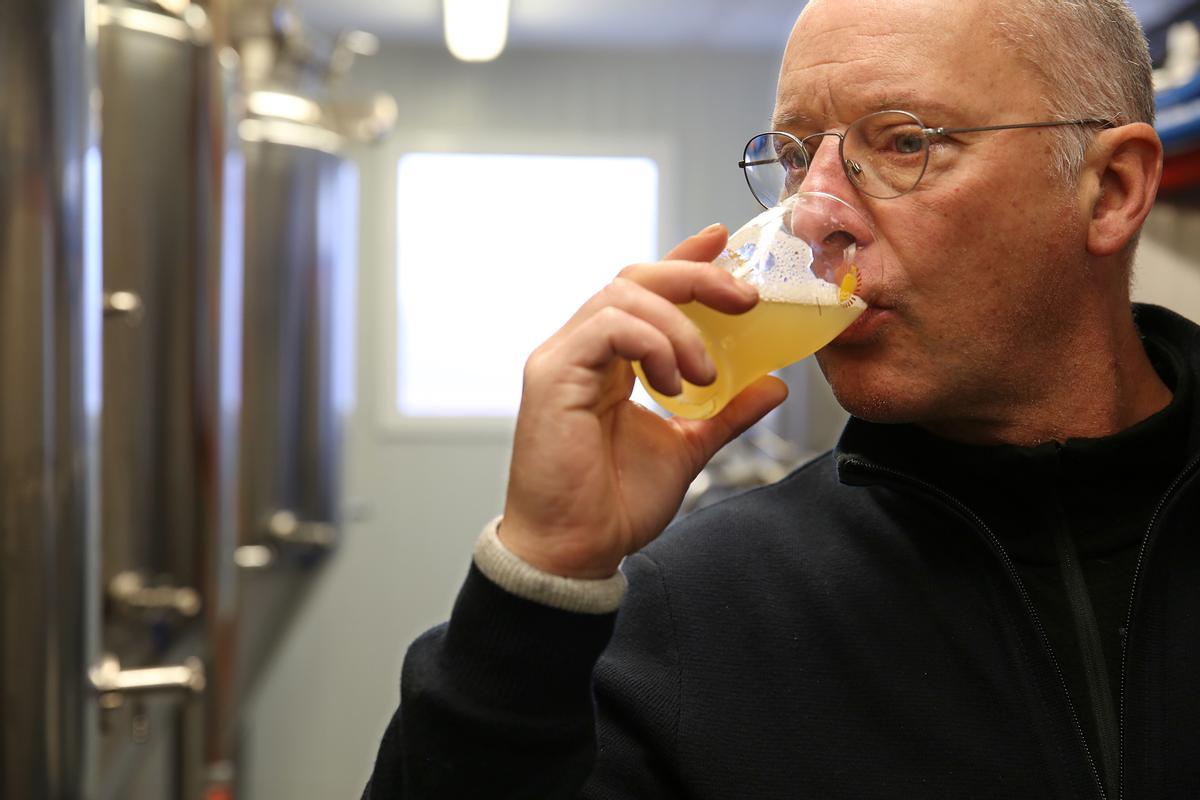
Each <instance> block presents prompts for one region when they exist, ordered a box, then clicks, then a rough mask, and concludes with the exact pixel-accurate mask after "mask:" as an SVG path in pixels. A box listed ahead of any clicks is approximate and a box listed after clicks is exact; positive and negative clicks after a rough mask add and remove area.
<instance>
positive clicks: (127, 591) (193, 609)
mask: <svg viewBox="0 0 1200 800" xmlns="http://www.w3.org/2000/svg"><path fill="white" fill-rule="evenodd" d="M108 597H109V599H110V600H111V601H112V602H113V604H114V605H115V606H116V607H117V609H118V610H119V611H120V612H121V613H122V614H124V615H126V616H132V615H156V614H168V615H173V616H177V617H180V618H183V619H192V618H194V617H195V616H196V615H198V614H199V613H200V607H201V603H200V595H199V594H198V593H197V592H196V590H195V589H189V588H187V587H183V588H177V587H175V586H147V585H146V579H145V578H144V577H142V575H141V574H140V573H137V572H122V573H120V574H118V575H116V576H115V577H114V578H113V579H112V580H111V581H110V582H109V584H108Z"/></svg>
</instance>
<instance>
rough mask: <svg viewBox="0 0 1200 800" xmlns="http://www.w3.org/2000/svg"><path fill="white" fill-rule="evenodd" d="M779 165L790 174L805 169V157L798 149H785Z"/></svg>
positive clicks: (780, 156) (781, 152)
mask: <svg viewBox="0 0 1200 800" xmlns="http://www.w3.org/2000/svg"><path fill="white" fill-rule="evenodd" d="M779 163H780V164H781V165H783V168H784V169H786V170H788V171H789V172H792V171H795V170H800V169H804V155H803V152H802V151H801V150H800V148H798V147H785V148H783V150H781V151H780V152H779Z"/></svg>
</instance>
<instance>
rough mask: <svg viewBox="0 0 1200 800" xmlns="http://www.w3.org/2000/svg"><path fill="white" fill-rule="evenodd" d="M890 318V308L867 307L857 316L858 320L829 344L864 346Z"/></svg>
mask: <svg viewBox="0 0 1200 800" xmlns="http://www.w3.org/2000/svg"><path fill="white" fill-rule="evenodd" d="M891 317H892V310H891V309H890V308H887V307H886V306H875V305H868V307H867V310H866V311H864V312H863V313H861V314H859V315H858V319H856V320H854V322H852V323H851V324H850V327H848V328H846V330H844V331H842V333H841V334H840V335H839V336H838V337H837V338H836V339H834V340H833V342H831V344H832V345H834V346H843V345H855V344H865V343H867V342H869V341H871V340H873V339H874V338H875V336H876V334H878V332H879V331H880V329H881V328H882V327H883V326H884V325H886V324H887V321H888V320H889V319H890V318H891Z"/></svg>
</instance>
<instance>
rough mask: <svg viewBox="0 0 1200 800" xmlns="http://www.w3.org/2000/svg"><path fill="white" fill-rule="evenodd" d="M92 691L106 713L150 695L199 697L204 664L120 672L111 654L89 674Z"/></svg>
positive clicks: (191, 662)
mask: <svg viewBox="0 0 1200 800" xmlns="http://www.w3.org/2000/svg"><path fill="white" fill-rule="evenodd" d="M88 677H89V678H91V681H92V687H93V688H95V690H96V693H97V694H98V695H99V698H100V707H101V708H104V709H105V710H114V709H118V708H120V707H121V706H122V705H123V704H124V702H125V700H126V699H127V698H132V697H143V696H147V695H163V694H182V695H185V696H193V695H198V694H200V693H201V692H203V691H204V686H205V677H204V664H203V662H201V661H200V659H198V658H189V659H187V660H186V661H184V662H183V663H182V664H180V665H178V666H165V667H143V668H140V669H121V662H120V660H118V659H117V657H116V656H114V655H112V654H111V653H110V654H107V655H105V656H104V657H103V658H101V659H100V663H99V664H97V665H96V666H94V667H92V668H91V669H90V670H89V671H88Z"/></svg>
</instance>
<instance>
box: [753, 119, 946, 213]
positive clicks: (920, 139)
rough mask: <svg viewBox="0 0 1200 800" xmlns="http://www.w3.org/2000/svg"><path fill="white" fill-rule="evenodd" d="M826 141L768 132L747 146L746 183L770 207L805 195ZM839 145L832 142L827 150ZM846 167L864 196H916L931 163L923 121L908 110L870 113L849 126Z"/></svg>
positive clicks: (843, 152) (818, 137)
mask: <svg viewBox="0 0 1200 800" xmlns="http://www.w3.org/2000/svg"><path fill="white" fill-rule="evenodd" d="M826 138H829V137H825V136H821V135H815V136H810V137H808V138H806V139H801V138H798V137H795V136H792V135H790V134H786V133H764V134H760V135H759V136H756V137H754V138H753V139H751V140H750V143H749V144H748V145H747V146H746V153H745V159H744V161H745V164H746V166H745V170H746V180H747V182H748V183H749V184H750V190H751V191H752V192H753V193H754V196H755V197H756V198H757V199H758V201H759V202H760V203H762V204H763V205H764V206H766V207H767V208H772V207H774V206H776V205H778V204H779V203H780V202H781V201H783V200H785V199H787V198H788V197H790V196H791V195H793V194H795V193H796V192H798V191H800V188H801V184H802V183H803V182H804V180H805V178H807V177H808V170H809V168H810V167H811V166H812V163H813V158H814V157H815V156H816V152H817V148H818V147H820V146H821V143H822V142H824V141H825V139H826ZM833 144H834V143H833V141H830V142H829V143H828V146H832V145H833ZM841 156H842V160H843V163H842V168H843V170H844V171H845V173H846V177H847V178H849V179H850V182H851V183H853V184H854V185H855V186H856V187H857V188H858V189H859V191H861V192H862V193H863V194H866V195H868V196H870V197H875V198H880V199H889V198H893V197H899V196H900V195H902V194H904V193H905V192H908V191H911V190H912V189H913V188H914V187H916V185H917V183H918V182H919V181H920V180H921V176H922V175H923V174H924V173H925V167H926V165H927V163H928V161H929V139H928V136H927V135H926V133H925V128H924V126H923V125H922V124H921V122H920V121H919V120H918V119H917V118H916V117H914V116H912V115H911V114H908V113H906V112H903V111H882V112H879V113H876V114H869V115H867V116H865V117H863V118H861V119H859V120H857V121H855V122H854V123H852V124H851V125H850V127H849V128H847V129H846V133H845V134H844V135H843V138H842V144H841Z"/></svg>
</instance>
